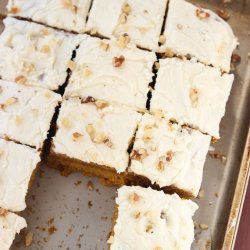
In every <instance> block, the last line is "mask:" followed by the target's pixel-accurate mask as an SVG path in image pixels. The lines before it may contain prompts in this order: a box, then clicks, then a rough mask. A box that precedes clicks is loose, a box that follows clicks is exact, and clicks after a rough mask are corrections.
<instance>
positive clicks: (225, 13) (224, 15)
mask: <svg viewBox="0 0 250 250" xmlns="http://www.w3.org/2000/svg"><path fill="white" fill-rule="evenodd" d="M216 13H217V15H218V16H219V17H221V18H222V19H224V20H225V21H227V20H228V19H229V18H230V14H229V12H228V11H226V10H222V9H219V10H217V11H216Z"/></svg>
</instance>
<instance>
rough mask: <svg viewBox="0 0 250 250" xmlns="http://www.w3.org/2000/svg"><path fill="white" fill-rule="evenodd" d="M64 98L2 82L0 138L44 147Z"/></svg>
mask: <svg viewBox="0 0 250 250" xmlns="http://www.w3.org/2000/svg"><path fill="white" fill-rule="evenodd" d="M61 99H62V98H61V96H60V95H59V94H56V93H54V92H52V91H50V90H47V89H43V88H37V87H31V86H24V85H21V84H17V83H12V82H7V81H3V80H0V136H1V137H8V138H10V139H11V140H14V141H18V142H20V143H22V144H26V145H30V146H33V147H36V148H39V149H40V148H42V146H43V142H44V140H45V139H46V138H47V133H48V130H49V128H50V123H51V120H52V117H53V114H54V112H55V107H56V106H57V105H58V103H59V102H60V101H61Z"/></svg>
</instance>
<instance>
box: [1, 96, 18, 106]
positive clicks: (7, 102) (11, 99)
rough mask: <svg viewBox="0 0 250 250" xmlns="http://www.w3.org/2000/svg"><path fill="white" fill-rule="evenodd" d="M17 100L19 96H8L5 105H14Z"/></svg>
mask: <svg viewBox="0 0 250 250" xmlns="http://www.w3.org/2000/svg"><path fill="white" fill-rule="evenodd" d="M16 102H17V98H16V97H10V98H8V99H7V100H6V101H5V103H4V105H5V106H9V105H12V104H14V103H16Z"/></svg>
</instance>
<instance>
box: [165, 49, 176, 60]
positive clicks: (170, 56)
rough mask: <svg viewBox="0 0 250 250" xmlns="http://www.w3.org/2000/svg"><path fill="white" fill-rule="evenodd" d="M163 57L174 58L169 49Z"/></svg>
mask: <svg viewBox="0 0 250 250" xmlns="http://www.w3.org/2000/svg"><path fill="white" fill-rule="evenodd" d="M164 56H165V57H169V58H172V57H173V56H174V52H173V51H172V50H171V49H166V50H165V53H164Z"/></svg>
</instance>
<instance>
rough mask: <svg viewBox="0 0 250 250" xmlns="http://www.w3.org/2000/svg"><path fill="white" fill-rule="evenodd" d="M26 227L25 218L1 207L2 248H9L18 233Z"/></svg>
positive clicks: (0, 241)
mask: <svg viewBox="0 0 250 250" xmlns="http://www.w3.org/2000/svg"><path fill="white" fill-rule="evenodd" d="M25 227H27V223H26V221H25V219H24V218H22V217H20V216H18V215H16V214H14V213H11V212H8V211H7V210H5V209H3V208H0V249H1V250H9V249H10V247H11V245H12V243H13V241H14V239H15V236H16V234H17V233H18V234H19V233H20V231H21V230H22V229H23V228H25Z"/></svg>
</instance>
